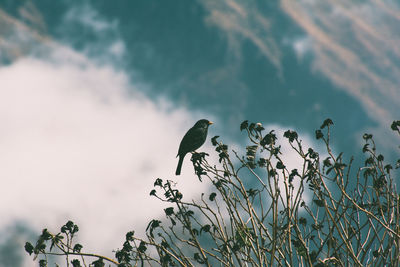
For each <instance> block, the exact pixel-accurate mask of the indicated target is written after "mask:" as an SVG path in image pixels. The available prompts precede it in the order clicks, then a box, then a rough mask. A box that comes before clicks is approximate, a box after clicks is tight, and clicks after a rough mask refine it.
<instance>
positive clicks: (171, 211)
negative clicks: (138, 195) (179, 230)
mask: <svg viewBox="0 0 400 267" xmlns="http://www.w3.org/2000/svg"><path fill="white" fill-rule="evenodd" d="M164 212H165V215H167V216H171V215H172V214H174V208H173V207H169V208H166V209H164Z"/></svg>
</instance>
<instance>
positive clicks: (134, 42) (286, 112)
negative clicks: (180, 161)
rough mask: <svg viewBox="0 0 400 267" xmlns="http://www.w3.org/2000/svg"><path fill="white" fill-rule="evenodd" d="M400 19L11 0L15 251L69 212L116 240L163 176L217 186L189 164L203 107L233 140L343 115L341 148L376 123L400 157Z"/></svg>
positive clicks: (192, 190) (5, 92)
mask: <svg viewBox="0 0 400 267" xmlns="http://www.w3.org/2000/svg"><path fill="white" fill-rule="evenodd" d="M399 25H400V4H398V2H397V1H393V0H387V1H379V0H366V1H358V0H331V1H329V2H321V1H314V0H296V1H294V0H280V1H265V0H263V1H261V0H253V1H251V0H246V1H239V0H221V1H212V0H199V1H188V0H176V1H149V0H147V1H128V0H124V1H122V0H119V1H106V0H103V1H66V0H64V1H54V0H40V1H33V0H32V1H30V0H0V127H1V128H0V181H1V186H0V266H1V267H3V266H5V267H6V266H7V267H8V266H16V267H19V266H37V262H35V263H34V262H32V261H31V259H30V258H28V257H26V255H25V253H24V252H23V248H22V247H23V245H24V243H25V241H26V240H32V241H33V240H34V238H35V237H36V236H37V234H38V233H39V231H40V230H41V229H42V228H44V227H48V228H49V230H51V231H57V230H58V227H60V226H61V225H62V224H64V223H65V222H66V221H67V220H69V219H70V220H73V221H74V222H76V223H77V224H78V225H79V226H80V228H81V232H82V233H81V234H80V241H82V243H83V244H84V249H85V248H87V249H88V250H95V251H97V252H102V253H105V254H107V255H112V250H114V249H117V248H118V247H120V246H121V241H122V240H123V238H124V235H125V233H126V232H127V231H130V230H132V229H134V230H136V231H137V232H143V231H144V229H145V226H146V224H147V222H148V221H149V219H151V218H154V217H156V216H158V215H159V214H160V213H161V212H162V207H161V206H160V203H159V202H158V201H156V200H155V199H152V198H150V197H149V192H150V190H151V189H152V185H153V182H154V179H155V178H157V177H160V178H163V179H173V180H175V181H177V182H178V184H179V186H180V187H182V188H184V190H185V191H184V192H186V194H185V197H187V198H190V197H192V196H195V195H196V194H197V193H199V192H203V191H204V190H206V188H205V186H204V185H202V184H201V183H199V182H198V180H197V178H195V177H194V176H193V175H192V167H191V166H190V161H189V160H188V159H186V161H185V163H184V168H183V175H181V176H180V177H175V175H174V172H175V167H176V163H177V160H176V158H175V156H176V153H177V149H178V146H179V142H180V140H181V138H182V136H183V134H184V133H185V132H186V130H187V129H188V128H189V127H191V126H192V125H193V123H194V122H195V121H197V120H198V119H200V118H208V119H210V120H213V121H215V124H214V125H213V126H212V127H211V128H210V132H209V136H210V137H211V136H214V135H220V136H221V137H222V139H223V140H224V141H225V142H227V143H236V144H239V145H240V144H241V143H242V142H243V140H244V136H243V135H242V134H241V133H240V131H239V125H240V122H241V121H243V120H245V119H248V120H250V121H255V122H262V123H263V124H264V125H266V126H269V127H273V128H274V129H277V130H278V133H279V134H281V133H282V132H283V131H284V130H286V129H289V128H290V129H295V130H297V131H299V132H300V133H301V137H302V138H303V139H305V140H306V142H307V143H308V144H310V145H317V143H316V142H314V141H311V140H312V139H313V136H314V131H315V129H316V128H318V127H319V126H320V125H321V123H322V121H323V120H324V119H325V118H327V117H329V118H332V120H333V121H334V123H335V125H334V130H333V140H334V143H333V144H334V147H335V150H336V151H345V152H346V155H348V156H350V155H358V154H359V151H360V144H361V138H360V137H361V135H362V134H363V133H365V132H369V133H372V134H374V136H376V138H377V140H376V141H377V144H378V146H379V147H380V152H382V153H384V154H385V155H388V156H389V158H395V157H398V144H399V139H398V138H397V137H396V136H395V135H393V134H392V133H391V131H390V130H389V127H390V124H391V122H392V121H393V120H398V119H400V112H399V107H400V88H399V84H400V45H399V44H400V27H399ZM202 150H204V151H207V152H212V148H211V145H210V142H209V141H207V144H206V145H205V146H204V147H203V148H202ZM85 245H87V246H85Z"/></svg>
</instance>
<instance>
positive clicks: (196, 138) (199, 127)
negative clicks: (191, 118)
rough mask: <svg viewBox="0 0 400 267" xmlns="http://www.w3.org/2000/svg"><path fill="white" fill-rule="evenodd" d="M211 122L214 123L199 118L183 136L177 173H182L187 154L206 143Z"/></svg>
mask: <svg viewBox="0 0 400 267" xmlns="http://www.w3.org/2000/svg"><path fill="white" fill-rule="evenodd" d="M211 124H213V123H212V122H211V121H208V120H204V119H203V120H199V121H198V122H196V124H195V125H194V126H193V127H192V128H190V129H189V131H187V133H186V134H185V136H184V137H183V138H182V141H181V144H180V145H179V150H178V155H177V157H178V156H179V162H178V166H177V167H176V172H175V175H180V174H181V168H182V163H183V159H184V158H185V155H186V154H187V153H189V152H192V151H195V150H196V149H198V148H199V147H201V146H202V145H203V144H204V142H205V141H206V139H207V131H208V126H210V125H211Z"/></svg>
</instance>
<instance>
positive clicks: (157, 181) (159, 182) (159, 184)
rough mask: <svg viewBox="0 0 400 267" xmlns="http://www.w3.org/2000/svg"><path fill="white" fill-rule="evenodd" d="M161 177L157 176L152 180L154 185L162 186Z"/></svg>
mask: <svg viewBox="0 0 400 267" xmlns="http://www.w3.org/2000/svg"><path fill="white" fill-rule="evenodd" d="M162 182H163V181H162V179H161V178H157V179H156V181H155V182H154V186H160V187H162Z"/></svg>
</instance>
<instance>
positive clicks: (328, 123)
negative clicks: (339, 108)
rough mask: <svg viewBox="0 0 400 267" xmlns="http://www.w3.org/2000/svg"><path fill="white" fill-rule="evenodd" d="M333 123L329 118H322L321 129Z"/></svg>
mask: <svg viewBox="0 0 400 267" xmlns="http://www.w3.org/2000/svg"><path fill="white" fill-rule="evenodd" d="M332 124H333V121H332V120H331V119H329V118H328V119H326V120H324V122H323V123H322V125H321V127H320V128H321V129H324V128H325V127H327V126H328V127H329V126H330V125H332Z"/></svg>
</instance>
